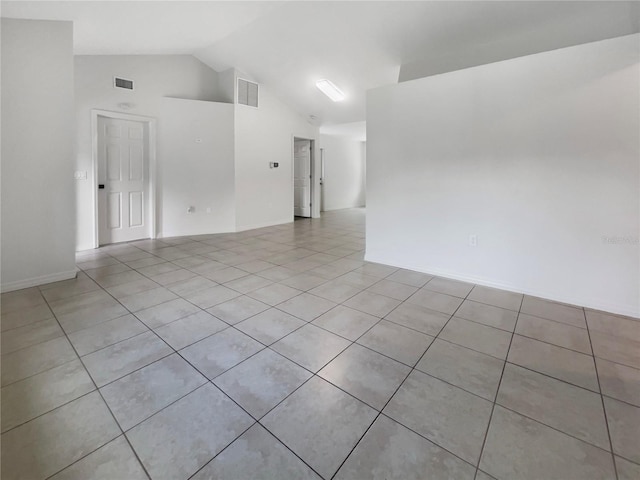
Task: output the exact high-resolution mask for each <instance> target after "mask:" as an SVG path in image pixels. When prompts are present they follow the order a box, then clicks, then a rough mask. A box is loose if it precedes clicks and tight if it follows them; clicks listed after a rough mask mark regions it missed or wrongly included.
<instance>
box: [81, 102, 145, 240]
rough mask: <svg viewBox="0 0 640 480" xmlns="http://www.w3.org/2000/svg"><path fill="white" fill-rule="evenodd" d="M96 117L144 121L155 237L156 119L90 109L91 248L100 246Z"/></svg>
mask: <svg viewBox="0 0 640 480" xmlns="http://www.w3.org/2000/svg"><path fill="white" fill-rule="evenodd" d="M98 117H106V118H114V119H117V120H129V121H133V122H141V123H146V124H147V128H148V132H149V135H148V138H147V145H146V146H147V152H148V154H147V155H148V158H149V179H148V184H149V185H148V186H149V237H150V238H156V119H155V118H153V117H146V116H143V115H131V114H129V113H121V112H111V111H109V110H99V109H95V108H93V109H91V155H92V157H93V172H92V181H93V185H92V188H93V248H98V247H99V246H100V236H99V232H98V226H99V223H100V222H99V218H98Z"/></svg>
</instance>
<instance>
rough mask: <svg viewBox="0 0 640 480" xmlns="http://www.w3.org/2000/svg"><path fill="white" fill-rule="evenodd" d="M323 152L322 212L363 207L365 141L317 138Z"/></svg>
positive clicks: (324, 136) (332, 137) (330, 137)
mask: <svg viewBox="0 0 640 480" xmlns="http://www.w3.org/2000/svg"><path fill="white" fill-rule="evenodd" d="M320 148H322V149H323V152H324V178H323V197H322V205H323V210H338V209H341V208H353V207H364V205H365V185H366V184H365V148H366V146H365V142H361V141H358V140H354V139H352V138H350V137H343V136H337V135H320Z"/></svg>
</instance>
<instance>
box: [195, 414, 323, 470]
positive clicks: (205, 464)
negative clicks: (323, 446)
mask: <svg viewBox="0 0 640 480" xmlns="http://www.w3.org/2000/svg"><path fill="white" fill-rule="evenodd" d="M252 418H253V417H252ZM256 424H258V422H257V421H254V423H252V424H251V425H249V426H248V427H247V428H246V429H245V430H243V431H242V433H240V435H238V436H237V437H236V438H234V439H233V440H232V441H231V442H229V444H227V445H225V446H224V448H222V449H221V450H220V451H219V452H218V453H216V454H215V455H214V456H213V457H212V458H210V459H209V460H207V461H206V462H205V463H204V465H202V466H201V467H199V468H198V469H197V470H196V471H195V472H193V473H192V474H190V475H189V476H188V477H187V480H191V479H193V478H194V477H195V476H196V475H197V474H198V473H200V472H201V471H202V470H204V469H205V468H206V467H207V465H209V464H210V463H211V462H213V461H214V460H215V459H216V458H218V456H220V455H222V452H224V451H225V450H227V449H228V448H230V447H231V445H233V444H234V443H235V442H236V441H237V440H238V439H239V438H240V437H242V436H243V435H244V434H245V433H247V432H248V431H249V429H251V428H253V427H254V426H255V425H256ZM263 428H264V427H263ZM269 434H271V435H272V436H273V434H272V433H271V432H269ZM276 440H277V441H278V442H279V443H280V444H281V445H284V444H283V443H282V442H281V441H280V440H279V439H278V438H276ZM285 448H287V449H289V448H288V447H286V445H285ZM289 450H290V451H291V449H289ZM291 453H293V452H291ZM294 455H295V453H294ZM296 456H297V455H296ZM298 458H299V459H300V460H301V461H302V459H301V458H300V457H298ZM305 465H306V464H305ZM307 466H308V465H307ZM309 468H311V467H309Z"/></svg>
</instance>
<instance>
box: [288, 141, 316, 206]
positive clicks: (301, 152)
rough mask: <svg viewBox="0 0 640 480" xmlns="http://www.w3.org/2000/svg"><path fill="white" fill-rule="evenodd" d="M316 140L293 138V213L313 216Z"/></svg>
mask: <svg viewBox="0 0 640 480" xmlns="http://www.w3.org/2000/svg"><path fill="white" fill-rule="evenodd" d="M314 143H315V142H314V140H311V139H308V138H296V137H294V139H293V215H294V217H307V218H310V217H311V207H312V203H313V152H314Z"/></svg>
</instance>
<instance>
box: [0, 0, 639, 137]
mask: <svg viewBox="0 0 640 480" xmlns="http://www.w3.org/2000/svg"><path fill="white" fill-rule="evenodd" d="M1 7H2V16H3V17H10V18H32V19H48V20H72V21H74V48H75V53H76V54H79V55H113V54H118V55H123V54H129V55H135V54H193V55H195V56H196V57H197V58H199V59H200V60H201V61H202V62H204V63H206V64H207V65H209V66H210V67H212V68H213V69H214V70H217V71H222V70H225V69H227V68H229V67H235V68H237V69H239V70H241V71H243V72H246V73H247V74H249V75H251V76H252V77H253V78H254V79H255V80H257V81H258V82H260V83H261V84H263V85H264V86H266V87H267V88H269V89H270V90H271V91H273V92H274V93H275V94H276V95H277V96H278V97H279V98H280V99H281V100H283V101H284V102H286V103H288V104H289V105H290V106H291V107H292V108H294V109H295V110H296V111H298V112H299V113H300V114H302V115H304V116H307V117H308V116H310V115H314V116H315V117H316V118H317V120H316V121H315V122H316V123H318V124H322V125H325V126H327V125H332V124H342V123H350V122H358V121H362V120H364V118H365V92H366V91H367V90H368V89H370V88H375V87H379V86H382V85H388V84H391V83H396V82H397V81H398V78H399V75H400V72H401V68H402V70H403V72H404V76H405V77H406V78H414V77H415V76H421V75H430V74H435V73H442V72H444V71H449V70H454V69H459V68H465V67H467V66H472V65H478V64H481V63H487V62H491V61H496V60H501V59H504V58H513V57H517V56H521V55H526V54H531V53H536V52H541V51H545V50H552V49H555V48H561V47H565V46H570V45H577V44H580V43H586V42H591V41H596V40H601V39H605V38H612V37H616V36H620V35H627V34H631V33H637V32H638V31H640V14H639V12H640V9H639V7H640V4H638V3H637V2H608V1H605V2H589V1H588V2H573V1H557V2H546V1H533V2H527V1H510V2H497V1H486V2H485V1H468V2H454V1H441V2H435V1H413V2H404V1H380V2H367V1H348V2H334V1H320V2H302V1H300V2H298V1H287V2H271V1H257V2H210V1H200V2H190V1H173V2H156V1H142V2H136V1H127V2H118V1H106V2H82V1H72V2H56V1H46V2H30V1H3V2H2V3H1ZM407 72H408V73H407ZM320 78H328V79H330V80H332V81H333V82H334V83H336V84H337V85H338V86H339V87H340V88H342V89H343V90H344V91H345V93H346V94H347V99H346V100H345V101H343V102H340V103H333V102H331V101H330V100H329V99H327V98H326V97H324V96H323V95H322V93H320V92H319V91H318V90H317V89H316V88H315V82H316V80H318V79H320Z"/></svg>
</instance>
